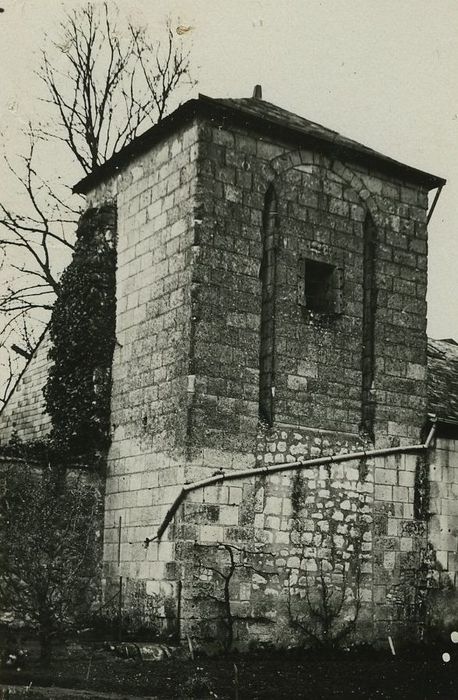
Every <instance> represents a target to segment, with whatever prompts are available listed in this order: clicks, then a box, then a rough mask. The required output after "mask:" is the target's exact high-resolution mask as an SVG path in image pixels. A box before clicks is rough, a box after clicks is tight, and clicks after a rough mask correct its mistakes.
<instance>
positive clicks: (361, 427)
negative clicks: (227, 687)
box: [75, 91, 444, 644]
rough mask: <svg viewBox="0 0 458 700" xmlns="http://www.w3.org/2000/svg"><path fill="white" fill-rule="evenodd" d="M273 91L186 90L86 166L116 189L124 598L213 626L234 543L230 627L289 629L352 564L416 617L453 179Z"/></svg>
mask: <svg viewBox="0 0 458 700" xmlns="http://www.w3.org/2000/svg"><path fill="white" fill-rule="evenodd" d="M255 95H257V96H256V97H254V98H251V99H222V100H218V99H211V98H208V97H204V96H199V98H198V99H195V100H191V101H189V102H187V103H185V104H184V105H183V106H181V107H180V108H179V109H178V110H177V111H175V112H174V113H173V114H172V115H170V116H169V117H167V118H166V119H164V121H163V122H162V123H161V124H159V125H158V126H156V127H154V128H152V129H151V130H150V131H148V132H147V133H145V134H144V135H143V136H141V137H139V138H137V139H136V140H135V141H134V142H133V143H132V144H131V145H130V146H128V147H127V148H125V149H124V150H123V151H121V152H120V153H119V154H117V155H115V156H114V157H113V158H111V160H110V161H108V162H107V163H106V164H105V165H103V166H102V167H101V168H99V169H98V170H97V171H96V172H94V173H93V174H91V175H89V176H88V177H86V178H85V179H84V180H82V181H81V182H80V183H78V185H77V186H76V187H75V190H76V191H77V192H80V193H83V194H85V195H86V196H87V200H88V206H89V207H95V208H97V207H98V206H101V205H103V204H105V203H107V202H114V203H115V204H116V207H117V222H118V230H117V239H118V243H117V245H118V270H117V327H116V336H117V345H116V349H115V354H114V360H113V390H112V416H111V422H112V430H113V439H112V445H111V449H110V453H109V458H108V474H107V480H106V502H105V534H104V542H105V548H104V576H105V585H106V596H107V597H109V596H110V595H111V594H112V590H115V589H116V587H117V586H118V584H119V578H120V577H122V584H123V586H124V604H125V606H126V609H128V608H137V609H138V610H140V612H141V615H143V616H148V615H149V614H151V615H152V614H157V606H158V605H159V603H160V605H159V607H160V608H161V615H163V616H165V617H166V618H167V619H168V623H167V624H168V625H169V627H170V628H171V629H177V628H179V630H180V633H181V635H183V634H186V633H190V634H193V635H194V636H195V637H197V638H199V639H209V638H215V637H218V635H220V634H222V633H221V624H220V623H221V619H219V618H222V617H223V618H224V614H223V613H221V605H220V604H219V603H218V601H217V600H216V599H222V598H221V596H222V595H223V594H222V593H221V591H220V590H219V589H218V585H219V584H218V581H219V583H221V581H222V580H223V579H222V577H221V576H220V574H218V573H215V571H216V572H218V571H219V572H222V573H224V575H227V572H228V571H229V568H230V556H231V555H232V556H234V557H235V564H236V567H235V569H234V571H233V574H234V575H233V576H231V579H230V594H229V596H230V604H231V605H232V610H233V612H234V616H236V617H237V623H236V624H234V629H233V630H232V632H233V635H234V640H235V641H236V642H237V643H241V644H242V643H244V642H245V641H246V640H247V639H249V638H255V639H270V640H272V639H273V640H277V641H279V642H281V641H282V639H283V638H284V637H285V636H288V634H290V632H287V628H288V614H289V618H290V619H289V622H291V610H289V613H288V597H289V599H291V595H293V596H296V598H297V601H300V600H301V599H303V597H304V596H303V593H302V594H301V590H302V591H304V587H305V588H307V586H309V585H311V584H310V581H315V580H316V577H317V576H318V577H319V576H325V577H327V578H326V581H327V584H326V585H330V586H334V585H335V586H339V585H340V586H341V587H342V586H343V588H344V589H346V587H347V579H346V575H347V572H348V571H349V569H352V574H351V576H352V582H353V583H352V585H350V583H348V589H349V590H351V589H352V595H349V596H348V597H349V599H350V603H351V602H352V600H351V599H352V596H353V607H354V601H355V598H356V597H357V598H358V606H359V603H361V610H360V611H358V612H359V617H358V626H359V627H358V629H359V630H360V635H361V636H363V637H366V638H371V639H373V638H378V637H380V636H383V635H384V634H386V633H387V630H390V631H391V633H395V632H396V630H400V629H404V628H405V627H406V626H409V625H415V624H416V620H414V619H413V617H412V619H409V617H408V615H407V617H406V609H407V608H406V606H407V605H408V604H407V603H406V600H407V599H408V600H409V601H410V600H411V598H412V596H415V595H416V590H417V588H416V586H417V583H416V582H415V581H414V582H413V583H408V580H410V579H409V578H408V576H407V575H406V574H405V572H406V571H410V572H411V571H413V570H415V567H417V569H418V567H419V566H420V557H421V556H422V555H421V552H422V551H423V550H424V548H425V544H426V540H425V529H424V527H423V524H422V521H421V518H420V515H419V514H418V513H416V512H414V511H415V508H414V506H415V503H416V500H415V499H416V495H415V483H416V481H415V479H416V474H417V473H418V469H419V468H420V467H419V462H421V459H420V457H419V456H418V455H419V450H418V449H416V448H418V446H419V445H421V443H422V440H423V435H422V431H423V429H424V427H425V424H426V420H427V405H426V301H425V295H426V282H427V240H426V238H427V230H426V224H427V207H428V191H429V190H431V189H433V188H437V187H440V186H442V185H443V184H444V181H443V180H442V179H441V178H438V177H435V176H433V175H430V174H428V173H425V172H422V171H419V170H416V169H414V168H411V167H408V166H406V165H403V164H401V163H398V162H397V161H395V160H392V159H391V158H387V157H385V156H383V155H381V154H379V153H376V152H375V151H373V150H371V149H369V148H367V147H365V146H362V145H360V144H358V143H356V142H354V141H351V140H349V139H347V138H344V137H342V136H340V135H339V134H338V133H336V132H334V131H330V130H329V129H326V128H323V127H322V126H319V125H318V124H315V123H313V122H310V121H308V120H307V119H304V118H302V117H299V116H297V115H294V114H292V113H290V112H287V111H285V110H283V109H281V108H279V107H277V106H275V105H273V104H270V103H269V102H266V101H263V100H262V99H260V98H259V91H258V92H257V93H255ZM412 445H413V446H414V448H415V449H413V450H411V449H410V447H411V446H412ZM393 448H394V449H393ZM374 449H377V450H379V453H377V454H375V455H374V454H371V451H373V450H374ZM368 450H369V452H370V454H369V455H365V454H364V451H368ZM390 450H392V452H390ZM353 453H355V456H354V457H352V454H353ZM348 454H349V455H350V457H349V458H348V459H346V461H343V460H341V459H340V457H342V455H348ZM332 455H334V456H335V459H334V460H333V461H332V462H331V461H328V463H326V462H325V461H324V460H321V458H323V457H329V456H332ZM311 459H316V460H318V461H317V462H316V463H312V464H310V463H309V464H305V465H300V464H299V465H298V462H308V461H309V460H311ZM320 460H321V461H320ZM282 465H284V466H285V467H286V468H285V469H284V470H282V471H280V470H279V467H281V466H282ZM287 465H292V466H291V468H289V467H288V466H287ZM294 465H295V466H294ZM253 470H254V471H253ZM237 472H240V476H237ZM250 472H253V473H250ZM269 472H270V473H269ZM215 473H216V477H215V478H214V479H213V480H211V479H210V477H212V476H214V475H215ZM209 479H210V483H206V480H207V481H208V480H209ZM202 480H203V482H204V483H202V484H200V485H199V483H197V482H201V481H202ZM186 484H188V485H189V484H191V485H192V486H191V488H185V491H184V492H182V489H183V486H185V485H186ZM180 493H181V494H182V495H181V496H180V497H179V494H180ZM178 497H179V500H177V498H178ZM409 523H410V525H409ZM158 529H159V536H156V533H157V531H158ZM146 539H151V542H150V543H149V546H148V547H147V548H146V547H145V546H144V543H145V540H146ZM231 548H232V549H231ZM229 550H230V551H229ZM414 553H415V556H416V557H417V558H416V559H415V557H414ZM406 554H409V556H410V555H411V556H410V559H409V557H406V556H405V555H406ZM224 557H226V559H225V558H224ZM228 557H229V558H228ZM414 559H415V561H414ZM248 560H249V561H248ZM413 561H414V563H412V562H413ZM228 567H229V568H228ZM356 569H357V574H355V571H356ZM218 577H219V578H218ZM348 580H349V579H348ZM342 581H343V583H342ZM406 582H407V583H406ZM301 586H302V589H301ZM352 586H353V588H352ZM356 588H357V592H356V593H355V589H356ZM393 591H395V592H393ZM344 593H345V599H346V598H347V594H346V591H345V590H344ZM403 596H404V597H403ZM409 596H410V597H409ZM296 598H295V599H296ZM218 611H219V612H218ZM412 614H413V613H412ZM303 615H305V617H306V614H305V613H303ZM223 621H224V620H223ZM393 630H394V632H393Z"/></svg>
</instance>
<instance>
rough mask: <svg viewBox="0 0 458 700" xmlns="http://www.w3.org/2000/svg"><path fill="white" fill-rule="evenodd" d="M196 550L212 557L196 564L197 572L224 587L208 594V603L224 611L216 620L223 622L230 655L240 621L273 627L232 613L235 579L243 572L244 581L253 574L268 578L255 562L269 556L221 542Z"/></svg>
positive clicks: (259, 617)
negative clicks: (202, 573) (254, 560)
mask: <svg viewBox="0 0 458 700" xmlns="http://www.w3.org/2000/svg"><path fill="white" fill-rule="evenodd" d="M195 547H196V549H197V550H201V551H202V552H203V553H205V552H206V553H207V554H210V559H209V558H208V557H204V560H203V561H198V562H197V570H198V572H205V573H207V574H209V575H210V576H211V579H212V583H213V584H214V585H215V586H216V587H217V588H218V585H217V584H218V582H219V584H220V586H221V591H220V592H218V591H215V592H211V591H206V593H205V596H203V598H204V599H206V600H211V601H213V602H214V603H216V605H217V607H219V608H220V609H221V613H220V614H218V615H217V616H216V617H215V618H207V619H210V620H212V619H214V620H217V621H218V622H221V623H222V625H223V627H224V629H225V637H224V639H223V648H224V651H225V652H226V653H227V652H229V651H231V649H232V645H233V643H234V633H235V628H236V624H237V622H239V621H249V622H262V623H266V624H271V623H272V620H271V619H270V618H268V617H266V616H264V615H254V614H249V615H239V614H237V613H236V612H234V610H233V598H232V594H233V591H232V590H231V588H232V586H233V585H234V583H235V576H236V574H237V572H240V574H242V576H244V577H245V578H246V577H247V574H249V575H251V574H253V573H255V574H258V575H260V576H265V575H266V573H265V571H264V570H262V569H258V568H257V567H256V566H255V565H254V564H253V563H252V561H253V559H254V558H257V557H259V556H260V555H261V554H264V555H265V554H266V553H267V552H265V551H262V552H261V551H259V550H258V551H251V550H249V549H245V548H244V547H238V546H237V545H235V544H227V543H221V542H218V543H217V544H216V545H211V544H199V543H197V542H196V543H195ZM218 552H221V553H222V554H223V555H224V556H223V560H222V561H218V557H217V553H218ZM194 576H195V578H199V573H197V574H195V575H194Z"/></svg>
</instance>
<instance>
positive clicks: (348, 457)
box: [145, 418, 436, 547]
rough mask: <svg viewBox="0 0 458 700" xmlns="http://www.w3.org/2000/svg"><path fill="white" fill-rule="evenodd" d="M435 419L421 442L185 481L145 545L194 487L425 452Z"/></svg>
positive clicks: (432, 432) (160, 529)
mask: <svg viewBox="0 0 458 700" xmlns="http://www.w3.org/2000/svg"><path fill="white" fill-rule="evenodd" d="M432 420H433V425H432V427H431V430H430V431H429V434H428V437H427V438H426V441H425V442H424V443H421V444H416V445H405V446H400V447H385V448H383V449H379V450H360V451H359V452H347V453H344V454H335V455H329V456H327V457H315V458H313V459H307V460H298V461H297V462H286V463H283V464H273V465H271V466H264V467H255V468H254V469H243V470H242V471H231V472H224V471H222V470H221V471H218V472H216V473H215V474H213V476H210V477H208V478H207V479H201V480H200V481H193V482H192V483H190V484H185V485H184V486H183V488H182V489H181V491H180V493H179V494H178V496H177V497H176V498H175V500H174V502H173V503H172V505H171V506H170V508H169V510H168V511H167V513H166V514H165V517H164V519H163V521H162V523H161V524H160V525H159V528H158V530H157V533H156V535H155V536H154V537H151V538H149V537H147V538H146V540H145V547H147V546H148V545H149V543H150V542H154V541H155V540H158V541H160V539H161V537H162V535H163V534H164V532H165V530H166V529H167V527H168V526H169V524H170V522H171V521H172V519H173V517H174V515H175V513H176V512H177V510H178V508H179V507H180V506H181V504H182V503H183V501H184V500H185V498H186V496H187V495H188V493H191V492H192V491H197V490H199V489H203V488H205V487H206V486H213V485H214V484H223V483H224V482H226V481H236V480H238V479H245V478H247V477H251V476H258V475H263V476H267V475H268V474H278V473H279V472H286V471H293V470H298V469H308V468H309V467H319V466H322V465H326V464H341V463H342V462H351V461H353V460H361V459H368V458H371V457H387V456H389V455H398V454H407V453H410V452H423V451H424V450H427V449H428V448H429V447H430V445H431V442H432V440H433V438H434V435H435V432H436V419H435V418H434V419H432Z"/></svg>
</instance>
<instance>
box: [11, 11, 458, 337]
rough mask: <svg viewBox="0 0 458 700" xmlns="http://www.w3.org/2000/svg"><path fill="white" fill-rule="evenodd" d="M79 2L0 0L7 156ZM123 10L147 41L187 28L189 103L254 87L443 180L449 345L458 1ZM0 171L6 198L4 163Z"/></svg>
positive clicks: (455, 308)
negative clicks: (199, 96)
mask: <svg viewBox="0 0 458 700" xmlns="http://www.w3.org/2000/svg"><path fill="white" fill-rule="evenodd" d="M108 4H109V5H114V3H113V2H111V0H108ZM76 5H78V0H71V1H70V0H24V1H21V0H0V7H2V8H3V10H4V11H3V12H2V13H0V65H1V66H2V69H1V72H0V132H1V135H2V141H3V144H2V145H3V148H4V149H5V148H6V149H7V150H8V152H9V153H10V154H11V153H14V152H15V151H20V149H21V144H22V143H23V142H22V141H21V138H20V130H21V128H22V127H23V126H24V125H25V124H26V123H27V118H28V117H29V116H34V114H36V113H39V111H40V109H41V108H42V104H41V103H40V102H39V101H38V96H39V92H40V91H39V85H38V81H37V78H36V75H35V70H36V69H37V66H38V64H39V60H40V50H41V49H42V48H43V46H44V45H45V43H46V40H47V39H46V37H48V38H52V37H53V36H54V35H55V34H56V32H57V29H58V23H59V20H60V19H61V18H62V16H63V13H64V12H65V10H69V9H71V8H72V7H74V6H76ZM128 16H130V18H131V19H133V20H134V21H136V22H139V23H141V24H144V25H146V26H147V27H148V29H150V30H151V33H152V35H153V36H154V35H155V34H157V33H161V32H163V30H164V27H165V24H166V21H167V16H169V17H170V18H171V22H172V27H174V28H176V27H186V28H187V27H189V28H190V29H189V31H187V32H186V33H185V34H183V35H182V38H183V42H184V44H185V46H189V48H190V50H191V65H192V74H193V77H194V78H195V79H196V80H197V81H198V84H197V87H195V88H194V89H193V90H191V91H190V92H188V94H187V95H186V98H188V97H193V96H195V94H196V93H197V92H201V93H204V94H206V95H210V96H212V97H250V96H251V94H252V91H253V87H254V85H255V84H261V85H262V88H263V98H264V99H265V100H268V101H270V102H274V103H275V104H278V105H280V106H281V107H284V108H285V109H289V110H291V111H293V112H295V113H297V114H300V115H302V116H304V117H307V118H308V119H311V120H313V121H316V122H319V123H321V124H323V125H325V126H327V127H330V128H331V129H334V130H336V131H339V132H340V133H342V134H344V135H346V136H348V137H350V138H352V139H355V140H357V141H360V142H362V143H364V144H366V145H367V146H370V147H372V148H375V149H376V150H378V151H381V152H383V153H385V154H386V155H388V156H391V157H393V158H395V159H396V160H400V161H402V162H405V163H407V164H408V165H411V166H413V167H417V168H420V169H422V170H426V171H428V172H431V173H433V174H435V175H440V176H442V177H444V178H446V179H447V185H446V186H445V188H444V190H443V192H442V195H441V198H440V200H439V203H438V205H437V207H436V210H435V212H434V215H433V218H432V220H431V223H430V226H429V292H428V333H429V335H430V336H432V337H434V338H444V337H446V338H450V337H452V338H455V339H456V340H458V304H456V303H455V300H456V299H457V297H458V275H457V273H456V261H457V255H456V244H455V236H456V233H457V230H458V153H457V144H458V138H457V137H458V40H457V37H458V2H457V1H456V0H435V2H431V0H321V1H319V0H282V1H281V2H279V0H262V1H261V0H259V1H258V0H180V2H177V1H176V0H168V1H167V2H165V1H164V0H162V1H161V0H120V2H119V17H120V18H121V24H122V22H123V21H124V20H125V21H127V18H128ZM45 165H46V164H45ZM0 175H1V177H2V190H3V192H4V193H5V192H6V193H7V194H9V196H13V195H14V193H13V190H11V189H10V188H11V185H10V183H9V180H8V174H7V172H6V171H5V169H4V168H3V169H1V166H0ZM70 177H71V176H70V175H69V178H70ZM77 179H78V178H77ZM69 184H70V185H71V184H73V182H69Z"/></svg>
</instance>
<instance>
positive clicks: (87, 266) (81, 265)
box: [44, 204, 116, 460]
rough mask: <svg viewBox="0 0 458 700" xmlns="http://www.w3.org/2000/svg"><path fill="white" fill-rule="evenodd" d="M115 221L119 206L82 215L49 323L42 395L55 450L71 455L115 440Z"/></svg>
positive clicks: (96, 451) (87, 453)
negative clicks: (112, 409) (47, 367)
mask: <svg viewBox="0 0 458 700" xmlns="http://www.w3.org/2000/svg"><path fill="white" fill-rule="evenodd" d="M115 226H116V210H115V207H114V205H111V204H110V205H104V206H102V207H99V208H94V209H89V210H88V211H86V212H85V213H84V214H83V215H82V217H81V219H80V222H79V225H78V229H77V233H76V237H77V240H76V245H75V252H74V255H73V259H72V262H71V263H70V265H69V266H68V267H67V269H66V270H65V272H64V273H63V275H62V278H61V281H60V284H59V291H58V296H57V300H56V303H55V305H54V308H53V311H52V315H51V321H50V325H49V332H50V337H51V341H52V347H51V350H50V353H49V357H50V360H51V362H52V365H51V368H50V371H49V375H48V380H47V383H46V386H45V388H44V396H45V401H46V408H47V411H48V413H49V415H50V417H51V421H52V430H51V435H50V439H51V444H52V447H53V450H54V451H56V452H58V453H60V454H65V455H68V456H69V457H71V458H85V459H87V458H89V459H91V458H92V459H95V460H97V459H100V458H102V457H103V456H104V455H105V454H106V451H107V449H108V446H109V441H110V393H111V363H112V357H113V350H114V344H115V311H116V300H115V270H116V246H115Z"/></svg>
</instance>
